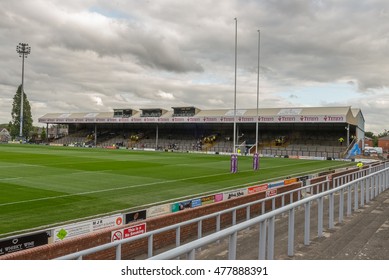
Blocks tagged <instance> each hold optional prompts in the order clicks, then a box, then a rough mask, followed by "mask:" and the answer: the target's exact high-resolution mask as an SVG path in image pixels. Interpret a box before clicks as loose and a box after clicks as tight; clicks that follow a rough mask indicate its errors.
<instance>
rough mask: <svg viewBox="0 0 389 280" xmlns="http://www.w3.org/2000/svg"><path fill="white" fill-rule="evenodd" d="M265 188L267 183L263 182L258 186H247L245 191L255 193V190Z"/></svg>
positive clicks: (259, 190)
mask: <svg viewBox="0 0 389 280" xmlns="http://www.w3.org/2000/svg"><path fill="white" fill-rule="evenodd" d="M267 188H268V185H267V184H263V185H259V186H253V187H249V188H248V189H247V191H248V193H249V194H252V193H257V192H262V191H265V190H267Z"/></svg>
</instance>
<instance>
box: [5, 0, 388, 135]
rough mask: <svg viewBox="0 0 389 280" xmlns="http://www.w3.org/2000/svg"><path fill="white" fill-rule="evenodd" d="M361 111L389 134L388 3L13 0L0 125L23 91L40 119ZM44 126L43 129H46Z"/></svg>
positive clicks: (372, 127) (369, 126) (369, 125)
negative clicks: (54, 115)
mask: <svg viewBox="0 0 389 280" xmlns="http://www.w3.org/2000/svg"><path fill="white" fill-rule="evenodd" d="M235 17H237V18H238V79H237V95H238V101H237V107H238V108H253V107H254V106H255V104H256V86H257V84H256V83H257V51H258V50H257V43H258V32H257V30H258V29H260V30H261V61H260V64H261V70H260V106H261V107H294V106H296V107H297V106H299V107H300V106H348V105H349V106H352V107H354V108H361V109H362V112H363V114H364V116H365V119H366V130H368V131H374V132H376V133H379V132H382V131H384V129H388V127H387V121H386V120H387V119H388V118H389V113H388V110H387V108H388V104H389V94H388V93H389V80H388V78H387V73H389V39H388V36H389V23H388V22H389V3H388V2H387V1H384V0H377V1H351V0H348V1H341V2H339V1H320V0H314V1H304V0H301V1H250V0H245V1H243V0H241V1H230V0H228V1H219V2H215V1H210V0H204V1H177V0H165V1H124V0H117V1H101V0H100V1H99V0H88V1H77V0H70V1H58V0H51V1H48V0H35V1H27V0H21V1H10V0H3V1H1V3H0V40H1V45H0V91H1V95H0V123H8V122H9V121H10V119H11V107H12V98H13V96H14V94H15V92H16V89H17V86H18V85H19V84H20V83H21V59H20V58H19V57H18V55H17V53H16V51H15V49H16V45H17V44H18V43H19V42H26V43H28V44H29V45H30V46H31V48H32V50H31V54H30V55H29V56H28V58H27V60H26V65H25V66H26V67H25V71H26V72H25V92H26V93H27V95H28V98H29V100H30V103H31V106H32V114H33V118H34V122H35V125H38V123H37V119H38V118H39V117H41V116H43V115H44V114H46V113H50V112H101V111H110V110H113V109H114V108H123V107H130V108H145V107H162V108H166V109H170V107H172V106H186V105H193V106H196V107H198V108H200V109H214V108H232V107H233V97H234V96H233V94H234V36H235V34H234V32H235V22H234V18H235ZM41 125H43V124H41Z"/></svg>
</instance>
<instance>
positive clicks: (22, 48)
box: [16, 43, 31, 137]
mask: <svg viewBox="0 0 389 280" xmlns="http://www.w3.org/2000/svg"><path fill="white" fill-rule="evenodd" d="M16 52H17V53H18V54H19V57H21V58H22V88H21V93H20V131H19V136H20V137H23V98H24V59H25V58H27V55H29V54H30V52H31V47H29V46H28V44H26V43H19V45H17V46H16Z"/></svg>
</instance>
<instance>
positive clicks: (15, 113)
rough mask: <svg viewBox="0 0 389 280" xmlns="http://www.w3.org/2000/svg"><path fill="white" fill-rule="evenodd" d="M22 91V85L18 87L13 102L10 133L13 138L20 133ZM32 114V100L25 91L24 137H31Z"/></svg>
mask: <svg viewBox="0 0 389 280" xmlns="http://www.w3.org/2000/svg"><path fill="white" fill-rule="evenodd" d="M21 92H22V85H20V86H19V87H18V90H17V91H16V94H15V96H14V99H13V103H12V112H11V116H12V121H11V123H10V134H11V136H12V138H15V137H17V136H19V133H20V101H21V96H22V95H21ZM32 128H33V126H32V116H31V106H30V102H29V101H28V99H27V95H26V93H25V92H24V93H23V129H22V133H23V137H25V138H26V139H27V138H28V137H29V135H30V132H31V130H32Z"/></svg>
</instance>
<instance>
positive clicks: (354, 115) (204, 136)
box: [39, 106, 365, 158]
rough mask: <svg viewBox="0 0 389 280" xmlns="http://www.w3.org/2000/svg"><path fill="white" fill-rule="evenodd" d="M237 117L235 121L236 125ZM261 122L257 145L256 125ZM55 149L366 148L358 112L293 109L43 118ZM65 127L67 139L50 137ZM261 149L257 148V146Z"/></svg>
mask: <svg viewBox="0 0 389 280" xmlns="http://www.w3.org/2000/svg"><path fill="white" fill-rule="evenodd" d="M234 116H235V121H234ZM257 121H258V131H259V133H258V143H256V125H257ZM39 122H40V123H45V124H46V127H47V132H48V133H47V135H48V136H49V137H50V141H51V143H52V144H55V145H78V146H91V147H92V146H93V147H106V148H121V147H123V148H128V149H155V150H168V151H184V152H185V151H203V152H213V153H232V152H233V151H234V147H233V134H234V132H233V131H234V125H236V145H237V146H236V149H237V151H238V152H241V153H242V154H243V153H245V154H250V153H254V152H256V151H257V152H258V153H260V154H265V155H274V156H288V157H294V156H317V157H327V158H342V157H345V156H347V154H348V152H349V150H350V149H352V147H353V145H355V144H358V146H359V147H360V148H363V147H364V143H363V141H364V138H365V137H364V132H365V130H364V126H365V121H364V117H363V114H362V112H361V110H360V109H357V108H351V107H350V106H344V107H299V108H296V107H293V108H260V109H258V112H257V109H238V110H233V109H216V110H201V109H199V108H196V107H194V106H188V107H172V108H171V110H166V109H162V108H148V109H131V108H126V109H114V110H113V112H95V113H91V112H89V113H49V114H46V115H44V116H42V117H41V118H39ZM50 125H61V127H63V125H66V126H67V127H68V131H67V134H64V133H63V132H61V133H60V134H57V133H56V132H55V130H54V133H49V126H50ZM256 145H257V146H256Z"/></svg>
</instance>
